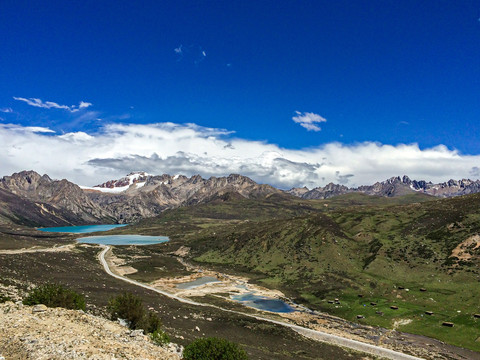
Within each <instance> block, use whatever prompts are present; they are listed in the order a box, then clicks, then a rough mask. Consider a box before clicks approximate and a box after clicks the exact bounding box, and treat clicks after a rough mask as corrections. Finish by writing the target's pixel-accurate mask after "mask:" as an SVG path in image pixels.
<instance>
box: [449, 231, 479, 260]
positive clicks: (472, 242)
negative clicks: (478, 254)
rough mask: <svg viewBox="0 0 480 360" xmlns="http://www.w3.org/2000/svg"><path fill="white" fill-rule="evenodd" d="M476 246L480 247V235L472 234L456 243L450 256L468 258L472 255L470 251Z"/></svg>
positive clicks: (476, 247)
mask: <svg viewBox="0 0 480 360" xmlns="http://www.w3.org/2000/svg"><path fill="white" fill-rule="evenodd" d="M478 248H480V235H473V236H470V237H469V238H467V239H466V240H465V241H462V242H461V243H460V244H458V245H457V247H456V248H455V249H453V250H452V255H451V256H455V257H457V258H458V259H460V260H470V259H471V258H472V257H473V255H472V254H471V253H470V252H471V251H475V250H477V249H478Z"/></svg>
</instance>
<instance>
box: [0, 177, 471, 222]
mask: <svg viewBox="0 0 480 360" xmlns="http://www.w3.org/2000/svg"><path fill="white" fill-rule="evenodd" d="M477 192H480V181H479V180H469V179H463V180H458V181H457V180H449V181H448V182H444V183H439V184H434V183H431V182H426V181H417V180H411V179H410V178H409V177H408V176H403V177H399V176H398V177H392V178H390V179H388V180H385V181H382V182H377V183H375V184H373V185H368V186H360V187H357V188H349V187H347V186H345V185H340V184H333V183H330V184H327V185H326V186H324V187H316V188H314V189H311V190H310V189H308V188H306V187H304V188H293V189H290V190H287V191H283V190H280V189H277V188H275V187H273V186H270V185H265V184H258V183H256V182H255V181H253V180H252V179H250V178H248V177H246V176H242V175H238V174H232V175H229V176H226V177H210V178H208V179H204V178H202V177H201V176H200V175H194V176H191V177H186V176H184V175H174V176H171V175H167V174H164V175H150V174H148V173H145V172H134V173H130V174H128V175H127V176H125V177H123V178H121V179H118V180H110V181H107V182H105V183H103V184H99V185H96V186H93V187H86V186H78V185H76V184H74V183H72V182H70V181H68V180H65V179H63V180H53V179H51V178H50V177H49V176H48V175H40V174H38V173H37V172H35V171H22V172H19V173H14V174H12V175H11V176H4V177H3V178H1V179H0V223H18V224H25V225H33V226H60V225H68V224H95V223H111V222H119V223H127V222H134V221H137V220H139V219H142V218H148V217H153V216H156V215H158V214H160V213H162V212H163V211H165V210H167V209H173V208H177V207H182V206H189V205H196V204H202V203H208V202H211V201H214V200H222V199H223V200H226V199H229V198H247V199H255V198H265V197H268V196H271V195H273V194H277V195H279V196H295V197H299V198H302V199H307V200H308V199H328V198H332V197H335V196H339V195H343V194H349V193H363V194H367V195H376V196H382V197H396V196H402V195H407V194H414V193H422V194H427V195H432V196H435V197H454V196H460V195H466V194H472V193H477Z"/></svg>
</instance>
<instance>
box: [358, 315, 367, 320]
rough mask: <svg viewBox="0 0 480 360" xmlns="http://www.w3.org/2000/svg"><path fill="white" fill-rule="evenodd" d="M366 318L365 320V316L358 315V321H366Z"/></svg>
mask: <svg viewBox="0 0 480 360" xmlns="http://www.w3.org/2000/svg"><path fill="white" fill-rule="evenodd" d="M364 318H365V316H363V315H357V319H364Z"/></svg>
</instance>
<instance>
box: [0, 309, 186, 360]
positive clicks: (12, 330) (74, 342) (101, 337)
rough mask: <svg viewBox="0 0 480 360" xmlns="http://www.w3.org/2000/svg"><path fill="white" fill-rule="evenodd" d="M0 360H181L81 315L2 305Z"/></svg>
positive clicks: (171, 350)
mask: <svg viewBox="0 0 480 360" xmlns="http://www.w3.org/2000/svg"><path fill="white" fill-rule="evenodd" d="M0 350H1V352H0V357H2V356H3V357H5V358H6V359H57V360H63V359H65V360H66V359H98V360H100V359H105V360H107V359H108V360H110V359H145V360H147V359H152V360H153V359H166V360H174V359H180V356H179V355H178V354H177V352H176V351H175V350H176V349H175V346H171V347H169V348H162V347H160V346H157V345H155V344H154V343H153V342H152V341H151V340H150V339H149V338H148V337H147V336H144V335H143V334H139V333H138V332H135V331H131V330H128V328H126V327H125V326H122V325H120V324H118V323H115V322H113V321H109V320H106V319H104V318H101V317H97V316H93V315H90V314H86V313H84V312H83V311H76V310H66V309H62V308H46V307H44V306H43V305H37V306H23V305H21V304H19V305H15V304H13V303H11V302H10V303H5V304H1V305H0Z"/></svg>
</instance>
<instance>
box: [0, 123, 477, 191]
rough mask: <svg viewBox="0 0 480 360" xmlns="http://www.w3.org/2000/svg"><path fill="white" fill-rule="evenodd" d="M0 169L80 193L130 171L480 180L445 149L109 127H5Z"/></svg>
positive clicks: (316, 182) (306, 179) (286, 180)
mask: <svg viewBox="0 0 480 360" xmlns="http://www.w3.org/2000/svg"><path fill="white" fill-rule="evenodd" d="M52 149H55V151H53V152H52ZM0 163H1V164H2V172H3V174H0V175H8V174H11V173H13V172H17V171H21V170H24V169H34V170H36V171H38V172H40V173H47V174H49V175H50V176H52V177H54V178H67V179H69V180H71V181H74V182H76V183H79V184H82V185H94V184H97V183H100V182H104V181H106V180H109V179H111V178H118V177H121V176H124V175H125V174H127V173H129V172H131V171H132V170H133V169H141V170H145V171H147V172H149V173H153V174H163V173H170V174H178V173H180V174H185V175H188V176H190V175H194V174H200V175H202V176H204V177H209V176H225V175H228V174H231V173H239V174H243V175H246V176H249V177H251V178H252V179H254V180H255V181H257V182H260V183H268V184H272V185H274V186H278V187H280V188H284V189H286V188H290V187H294V186H295V187H296V186H307V187H309V188H313V187H316V186H323V185H325V184H327V183H329V182H334V183H343V184H346V185H348V186H358V185H365V184H373V183H375V182H376V181H382V180H385V179H387V178H390V177H391V176H395V175H403V174H406V175H409V176H410V177H411V178H413V179H418V180H427V181H433V182H442V181H446V180H448V179H450V178H454V179H458V178H463V177H471V176H474V177H478V176H480V175H479V174H480V171H479V170H478V166H479V165H478V164H480V155H463V154H460V153H459V152H458V151H456V150H451V149H448V148H447V147H445V146H443V145H439V146H436V147H433V148H428V149H420V148H419V146H418V145H417V144H398V145H395V146H394V145H384V144H380V143H374V142H363V143H357V144H351V145H345V144H341V143H327V144H323V145H321V146H318V147H315V148H308V149H286V148H281V147H279V146H278V145H275V144H270V143H267V142H264V141H252V140H247V139H241V138H235V137H234V135H233V134H232V132H231V131H228V130H225V129H216V128H206V127H202V126H199V125H196V124H176V123H156V124H143V125H140V124H133V123H130V124H109V125H105V126H104V127H102V128H101V129H100V130H99V131H95V132H92V133H88V132H80V131H75V132H69V133H66V134H56V133H53V130H50V129H48V128H42V127H24V126H21V125H14V124H3V123H0ZM65 164H68V166H65Z"/></svg>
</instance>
